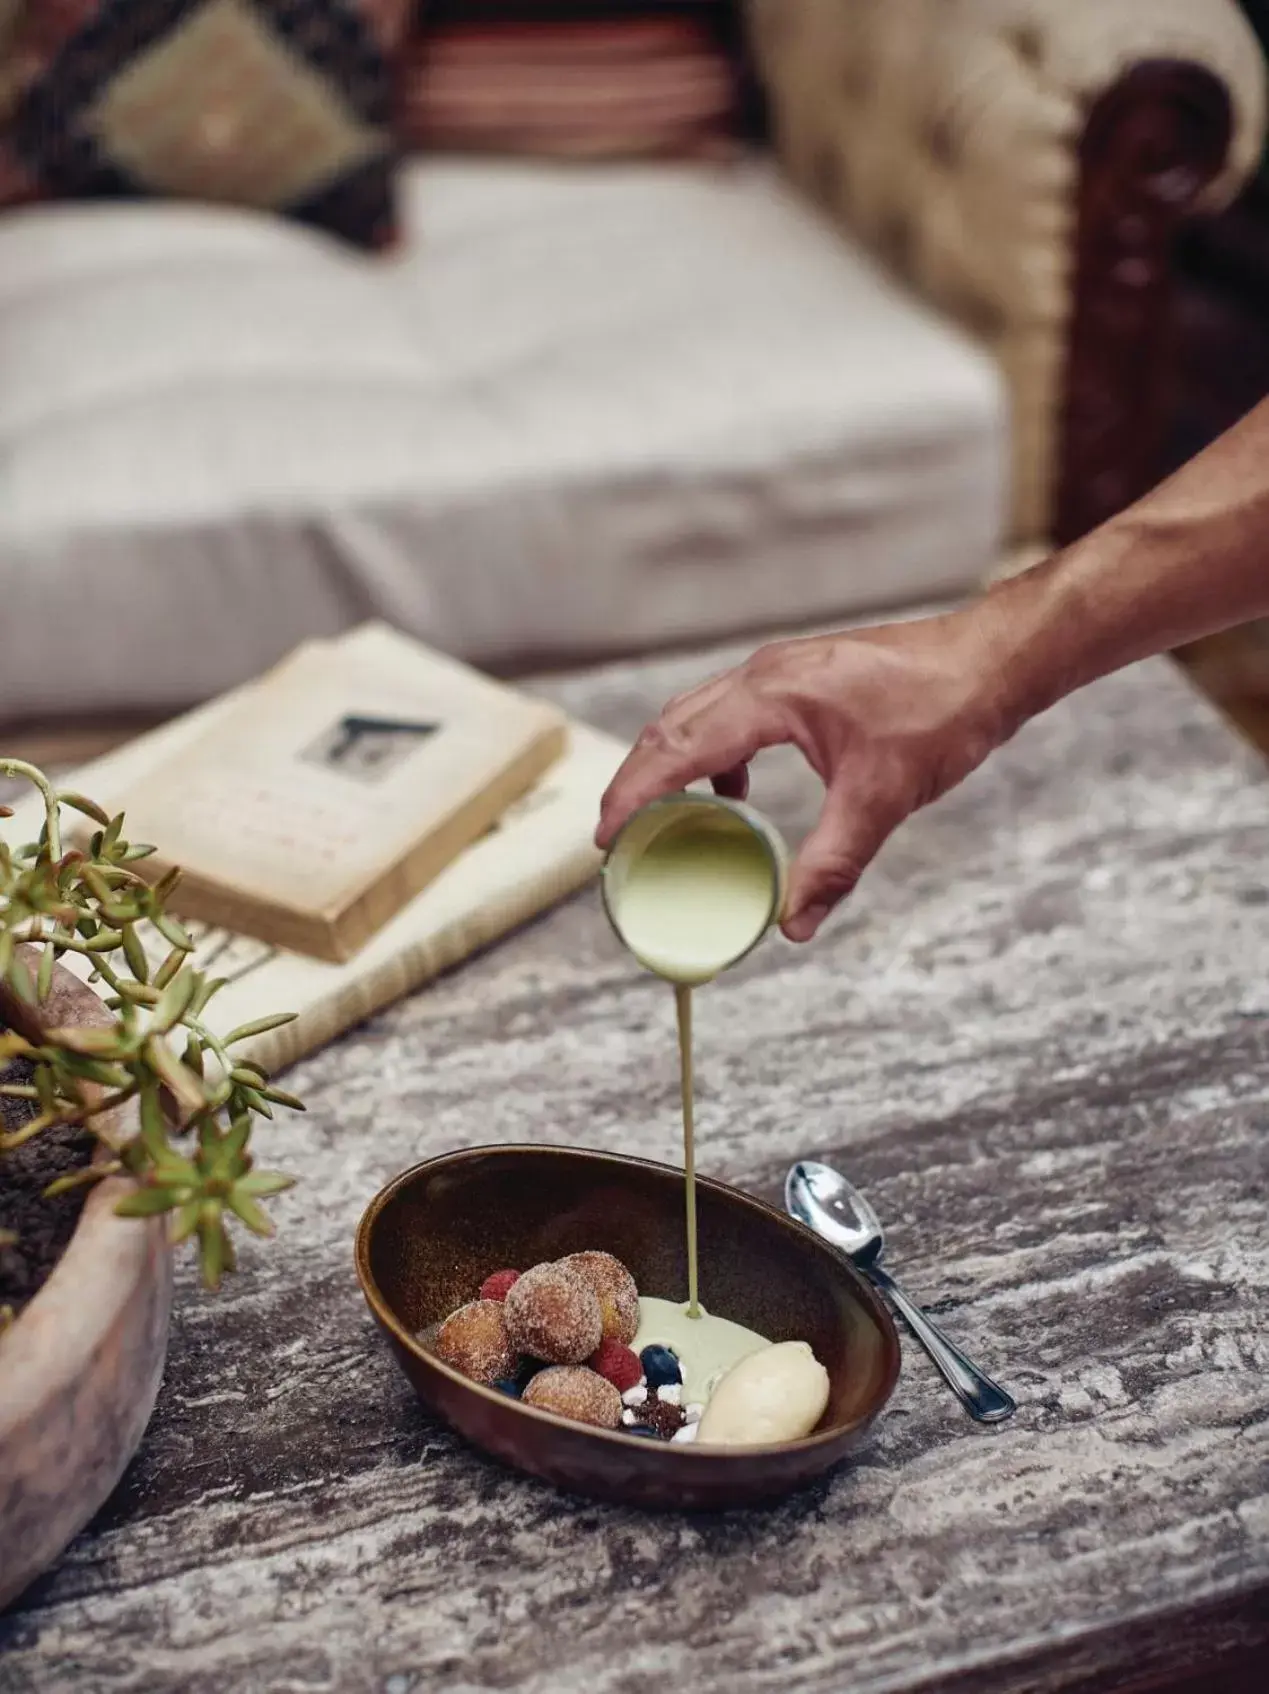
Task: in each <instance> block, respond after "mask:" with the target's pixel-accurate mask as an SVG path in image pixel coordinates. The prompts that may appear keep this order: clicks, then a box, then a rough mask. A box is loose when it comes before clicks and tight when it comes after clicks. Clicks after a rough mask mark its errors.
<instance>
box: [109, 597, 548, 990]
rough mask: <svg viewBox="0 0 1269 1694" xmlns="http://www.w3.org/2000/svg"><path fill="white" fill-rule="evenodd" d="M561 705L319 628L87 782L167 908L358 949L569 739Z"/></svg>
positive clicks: (394, 644)
mask: <svg viewBox="0 0 1269 1694" xmlns="http://www.w3.org/2000/svg"><path fill="white" fill-rule="evenodd" d="M566 739H567V728H566V725H565V722H564V719H563V717H562V715H561V714H560V713H559V712H558V711H556V710H555V709H554V708H553V707H552V706H549V705H547V704H546V703H545V702H543V701H540V700H535V699H533V698H531V697H530V696H528V695H524V694H520V693H517V692H516V691H515V690H513V689H510V688H506V687H503V686H502V685H501V684H499V683H496V682H493V681H491V680H490V679H489V678H486V677H483V676H481V675H479V674H478V673H477V672H475V671H472V670H470V669H468V668H467V667H466V666H464V665H461V664H458V663H457V662H455V661H454V660H452V659H448V658H445V657H444V656H443V655H440V654H435V653H433V652H432V651H431V650H430V649H428V648H427V647H425V646H423V645H422V644H421V643H418V642H413V641H407V640H403V639H401V638H392V637H391V636H390V634H389V633H388V632H386V631H385V632H382V634H381V635H380V636H378V637H376V636H375V635H374V634H373V633H371V634H370V635H369V636H368V638H367V639H365V640H363V641H362V642H361V643H360V644H358V643H357V642H356V641H353V642H349V641H344V642H312V643H309V644H307V645H306V646H303V647H301V648H299V649H297V650H296V652H294V653H293V654H292V655H291V656H290V657H289V658H288V659H286V660H284V661H283V662H282V663H281V664H280V665H278V666H277V667H276V668H275V669H274V670H273V671H271V672H269V673H268V675H266V676H265V677H263V678H262V679H261V680H260V681H259V682H258V683H256V684H254V685H253V686H251V687H249V688H248V689H246V690H244V691H243V692H242V693H241V696H240V697H239V698H231V699H230V700H229V701H227V702H226V703H224V705H223V709H222V710H221V711H219V712H218V713H216V714H215V715H214V716H213V717H212V718H211V720H210V721H208V722H206V723H204V724H203V725H202V726H201V727H200V728H199V730H198V731H197V733H193V734H191V735H190V736H189V738H188V739H187V740H186V741H185V742H184V743H183V744H182V745H181V747H180V748H179V750H178V751H176V752H174V753H173V754H172V755H171V756H162V757H159V758H158V759H157V760H156V761H154V762H153V763H151V764H150V765H149V766H148V767H147V768H145V769H142V770H137V771H135V772H134V773H133V774H132V775H130V776H127V777H116V778H114V779H113V780H111V779H110V778H109V777H106V778H105V781H104V783H103V791H102V792H100V793H99V794H97V795H96V796H95V798H97V799H98V800H99V801H100V803H101V804H102V805H103V806H105V807H106V808H107V810H109V811H110V812H112V813H113V812H116V811H123V812H126V814H127V819H128V829H129V830H130V832H131V836H132V839H133V840H140V841H149V842H154V843H157V844H158V847H159V851H158V853H157V854H156V855H155V856H154V857H153V858H151V859H147V860H145V861H144V862H143V864H141V865H139V866H138V868H139V869H141V870H143V871H144V872H145V873H146V874H147V875H150V874H153V876H155V877H156V878H157V877H159V876H162V875H163V874H164V872H165V871H166V870H167V869H168V868H169V867H170V866H171V865H173V864H179V865H180V866H182V868H183V876H182V878H181V882H180V884H179V886H178V888H177V890H176V892H175V894H174V895H173V897H172V899H171V901H170V906H171V909H172V910H173V911H174V912H176V913H178V914H180V915H181V916H182V917H186V918H195V919H201V920H202V921H204V922H206V923H209V924H214V925H217V926H223V927H225V928H228V929H232V930H234V931H236V932H237V933H239V934H242V935H249V936H252V937H254V938H256V939H257V940H259V941H263V942H267V943H270V944H272V945H275V946H279V947H286V948H288V949H289V950H291V951H293V952H297V953H306V954H309V955H311V956H312V957H314V958H319V959H326V960H330V961H341V960H347V959H350V958H351V957H352V956H353V955H354V954H355V953H356V952H357V951H358V949H359V948H361V947H362V946H364V945H365V943H366V942H367V941H368V940H369V939H370V937H371V936H372V935H374V934H375V933H376V932H377V931H378V930H379V929H381V928H382V927H383V925H384V924H385V923H386V922H388V920H389V919H390V918H392V917H394V916H395V915H396V913H398V912H399V911H400V910H401V909H402V907H404V906H406V905H407V904H408V903H409V902H410V901H411V900H412V899H413V898H414V896H415V895H417V894H418V893H420V892H421V891H422V890H423V889H424V888H426V887H427V886H428V884H429V883H430V882H432V881H433V879H434V878H435V877H436V876H437V875H438V874H439V873H440V872H441V871H442V870H443V869H444V868H445V866H446V865H447V864H449V863H450V862H451V860H453V858H454V857H455V856H456V854H458V853H459V852H461V851H462V849H463V848H464V847H466V846H468V845H469V844H470V843H471V842H473V841H475V840H476V839H477V838H478V837H479V836H481V835H483V834H484V832H485V831H486V830H487V829H488V828H489V827H490V826H491V825H492V824H493V823H494V822H495V821H496V820H497V819H498V818H499V817H500V816H501V815H502V813H503V812H504V811H506V809H507V807H508V806H509V805H511V803H512V802H513V801H515V800H516V799H518V798H519V797H520V796H521V795H522V794H524V793H525V791H526V790H527V789H528V788H529V787H530V786H531V785H532V783H533V782H534V781H535V780H536V779H537V778H538V777H539V776H541V775H542V773H543V772H544V771H545V770H546V769H547V768H548V767H549V766H550V765H551V764H553V763H554V761H555V760H556V759H557V758H558V757H559V756H560V754H561V753H562V752H563V750H564V745H565V741H566Z"/></svg>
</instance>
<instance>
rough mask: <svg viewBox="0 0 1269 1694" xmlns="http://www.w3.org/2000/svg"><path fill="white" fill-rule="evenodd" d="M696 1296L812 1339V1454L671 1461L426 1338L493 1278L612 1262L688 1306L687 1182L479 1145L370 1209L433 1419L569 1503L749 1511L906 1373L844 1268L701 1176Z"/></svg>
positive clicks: (406, 1363)
mask: <svg viewBox="0 0 1269 1694" xmlns="http://www.w3.org/2000/svg"><path fill="white" fill-rule="evenodd" d="M697 1208H698V1225H697V1227H698V1231H699V1258H700V1280H701V1289H700V1296H701V1300H702V1303H703V1304H704V1305H705V1306H706V1308H707V1309H708V1310H709V1311H711V1312H713V1313H715V1314H716V1315H718V1316H720V1317H725V1318H731V1319H733V1320H734V1321H735V1322H737V1323H742V1324H745V1325H747V1326H748V1327H749V1328H751V1329H755V1330H757V1331H758V1333H759V1334H760V1335H765V1336H767V1337H768V1339H770V1340H772V1341H793V1340H798V1341H808V1342H809V1343H810V1344H811V1347H812V1349H813V1350H814V1352H815V1356H816V1358H818V1359H819V1360H820V1361H821V1363H822V1364H823V1365H824V1366H825V1368H826V1369H827V1371H828V1374H829V1380H830V1391H829V1404H828V1410H827V1411H826V1412H825V1414H824V1417H823V1419H822V1420H821V1422H820V1424H819V1426H818V1428H817V1429H816V1430H815V1431H814V1432H813V1433H812V1434H811V1435H809V1436H807V1437H805V1439H803V1440H801V1441H788V1442H784V1443H782V1444H780V1445H778V1446H770V1447H747V1448H744V1449H733V1450H730V1451H729V1450H727V1449H725V1448H712V1449H711V1448H705V1447H696V1446H694V1445H691V1444H687V1445H677V1446H671V1445H669V1444H660V1443H655V1442H651V1441H645V1440H639V1439H637V1438H634V1437H631V1436H629V1435H624V1434H620V1433H618V1432H616V1431H610V1430H601V1429H593V1428H588V1427H587V1426H586V1425H584V1424H577V1423H571V1422H568V1421H567V1420H565V1419H563V1418H559V1417H556V1416H554V1415H553V1414H552V1413H549V1412H540V1411H535V1410H534V1409H533V1408H532V1407H530V1406H525V1405H523V1404H522V1403H521V1402H520V1401H518V1400H512V1399H510V1398H508V1397H507V1396H506V1395H504V1394H502V1393H500V1392H499V1391H498V1390H497V1389H494V1388H484V1387H481V1386H480V1385H479V1384H478V1383H475V1382H472V1381H470V1380H469V1379H468V1378H467V1377H465V1376H461V1375H460V1374H459V1373H458V1372H457V1371H455V1370H451V1369H450V1367H449V1366H448V1365H445V1364H443V1363H442V1362H441V1360H440V1359H439V1358H437V1357H436V1355H435V1354H434V1353H432V1352H430V1351H429V1349H428V1348H427V1347H426V1346H425V1345H424V1344H423V1343H422V1342H421V1341H419V1340H418V1338H417V1337H418V1333H419V1332H420V1331H426V1330H428V1329H429V1328H430V1327H431V1326H433V1325H436V1324H438V1323H440V1322H441V1321H442V1320H443V1319H444V1318H445V1317H447V1316H448V1315H449V1313H450V1312H452V1311H453V1310H454V1308H455V1307H456V1306H459V1305H462V1304H463V1302H464V1301H466V1300H471V1299H474V1298H475V1295H476V1291H477V1289H478V1288H479V1286H480V1284H481V1282H482V1281H483V1280H484V1278H485V1277H486V1276H488V1275H489V1274H490V1273H491V1272H493V1271H495V1270H501V1269H503V1268H504V1267H506V1266H514V1267H516V1268H518V1269H520V1270H525V1269H527V1268H528V1267H529V1266H530V1265H535V1264H538V1263H540V1262H541V1261H542V1260H543V1259H558V1258H562V1257H563V1256H564V1255H565V1254H566V1253H575V1252H581V1251H583V1250H584V1249H586V1248H599V1249H603V1250H605V1251H607V1252H609V1253H613V1254H615V1255H616V1257H617V1258H619V1259H621V1260H622V1262H623V1263H624V1264H626V1265H628V1266H629V1268H630V1270H631V1272H632V1273H633V1275H634V1278H635V1281H636V1282H637V1283H638V1285H639V1292H640V1293H641V1294H646V1295H659V1296H661V1297H662V1298H665V1299H671V1300H684V1299H686V1290H687V1253H686V1246H685V1240H684V1223H683V1173H682V1171H681V1170H675V1169H673V1168H672V1167H671V1166H669V1165H658V1164H651V1163H649V1162H647V1161H646V1160H643V1159H628V1158H620V1157H617V1156H616V1155H613V1154H607V1153H590V1152H584V1151H581V1150H577V1149H573V1148H554V1147H476V1148H471V1149H469V1150H467V1151H465V1152H461V1153H450V1154H447V1155H445V1156H444V1157H442V1158H438V1159H429V1160H428V1161H427V1162H426V1163H425V1164H421V1165H416V1166H415V1167H414V1169H413V1170H408V1171H405V1172H404V1173H403V1174H402V1175H401V1176H398V1177H397V1178H396V1179H395V1181H393V1182H390V1183H389V1184H388V1186H387V1187H386V1188H384V1189H382V1190H381V1192H380V1193H379V1194H377V1195H376V1196H375V1198H374V1199H373V1200H372V1201H371V1203H370V1205H369V1206H368V1207H367V1208H366V1212H365V1215H364V1216H363V1217H362V1220H361V1223H360V1225H359V1227H358V1230H357V1244H356V1257H357V1275H358V1277H359V1279H360V1281H361V1286H362V1291H363V1293H364V1294H365V1296H366V1300H367V1303H368V1304H369V1306H370V1310H371V1312H372V1313H373V1314H374V1317H375V1318H376V1320H377V1321H378V1323H379V1325H380V1327H381V1328H382V1330H383V1331H384V1333H385V1334H386V1335H387V1337H388V1340H389V1341H390V1342H391V1344H392V1347H393V1350H394V1352H395V1353H396V1356H397V1358H398V1360H399V1361H400V1364H401V1368H402V1369H403V1370H404V1371H405V1374H406V1375H407V1376H408V1377H409V1379H410V1381H411V1383H412V1384H413V1385H414V1389H415V1392H416V1393H417V1394H418V1396H419V1399H420V1400H421V1401H422V1402H423V1404H424V1405H425V1406H427V1407H429V1408H430V1409H431V1410H432V1411H434V1412H436V1413H438V1414H439V1415H440V1416H441V1417H442V1418H444V1419H445V1420H446V1422H447V1423H449V1424H451V1425H452V1426H453V1427H454V1428H455V1429H456V1430H458V1431H459V1433H460V1434H462V1435H464V1436H466V1437H467V1439H468V1440H469V1441H471V1442H473V1443H474V1444H475V1445H476V1446H478V1447H481V1448H483V1449H484V1450H485V1451H486V1452H488V1453H491V1454H493V1455H494V1456H495V1457H496V1458H499V1459H503V1460H505V1461H506V1462H507V1463H508V1464H511V1465H514V1466H516V1467H517V1468H518V1469H520V1470H524V1471H528V1472H530V1473H531V1474H532V1475H533V1476H538V1477H542V1478H543V1479H544V1480H545V1481H547V1482H552V1483H555V1484H556V1485H558V1486H559V1487H561V1488H566V1489H570V1490H572V1491H574V1492H576V1493H579V1494H589V1495H594V1496H596V1497H597V1498H599V1499H606V1500H616V1501H620V1502H622V1503H623V1504H626V1505H632V1506H656V1507H676V1508H683V1507H688V1508H696V1507H709V1508H718V1507H726V1506H743V1505H751V1504H754V1503H756V1502H758V1501H762V1500H770V1499H774V1498H777V1497H779V1496H780V1495H783V1494H788V1493H789V1492H791V1491H792V1490H793V1489H796V1488H799V1487H801V1486H802V1485H804V1484H805V1483H808V1482H810V1481H811V1480H812V1479H813V1478H815V1477H817V1476H819V1475H820V1474H821V1473H822V1472H824V1471H826V1470H828V1469H829V1468H830V1467H831V1466H833V1465H835V1464H836V1463H837V1462H838V1460H839V1459H841V1458H842V1456H843V1455H844V1454H845V1453H847V1452H848V1451H849V1450H850V1448H851V1447H853V1446H854V1445H855V1444H856V1443H857V1442H858V1441H859V1439H860V1438H861V1436H862V1435H863V1434H864V1432H865V1431H866V1430H867V1429H868V1427H869V1425H870V1424H871V1423H872V1421H873V1419H874V1418H875V1417H876V1416H877V1414H878V1412H879V1411H880V1410H881V1408H882V1407H883V1406H884V1405H885V1403H886V1401H887V1400H888V1399H889V1398H890V1395H891V1392H892V1391H893V1389H894V1385H895V1382H896V1381H897V1379H898V1375H899V1341H898V1337H897V1335H896V1334H895V1328H894V1323H893V1322H892V1320H891V1318H890V1314H889V1313H888V1312H887V1310H886V1309H885V1307H884V1306H883V1305H882V1303H881V1301H880V1300H879V1298H878V1297H877V1295H876V1294H875V1293H874V1292H873V1290H872V1288H871V1287H870V1286H869V1284H868V1283H867V1282H866V1281H865V1280H864V1278H863V1277H862V1276H861V1275H860V1274H859V1272H858V1271H856V1270H855V1268H854V1266H853V1265H851V1264H849V1263H848V1262H847V1260H846V1259H844V1258H843V1257H841V1256H840V1255H839V1254H837V1253H835V1252H834V1251H833V1250H832V1249H831V1248H830V1247H827V1246H825V1245H824V1243H823V1242H821V1241H820V1240H818V1239H817V1238H816V1237H815V1236H814V1235H812V1234H811V1232H810V1231H809V1230H808V1229H805V1228H804V1227H803V1226H802V1225H801V1224H799V1223H794V1222H793V1221H792V1219H790V1218H786V1217H785V1216H784V1215H783V1214H782V1213H780V1212H777V1211H774V1210H773V1209H772V1208H771V1207H770V1206H766V1205H763V1204H762V1202H761V1201H758V1200H754V1199H752V1198H750V1196H749V1195H747V1194H742V1193H741V1192H740V1191H739V1190H738V1189H735V1188H729V1187H728V1186H727V1185H726V1184H725V1183H721V1182H712V1181H709V1180H707V1179H705V1178H699V1179H698V1183H697Z"/></svg>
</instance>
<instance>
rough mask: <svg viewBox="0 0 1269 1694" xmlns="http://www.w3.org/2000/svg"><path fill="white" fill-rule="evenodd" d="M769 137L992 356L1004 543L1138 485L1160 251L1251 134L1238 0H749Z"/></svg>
mask: <svg viewBox="0 0 1269 1694" xmlns="http://www.w3.org/2000/svg"><path fill="white" fill-rule="evenodd" d="M751 15H752V24H753V40H754V48H755V52H756V55H757V59H758V64H759V67H760V73H761V76H762V78H763V80H764V82H765V84H766V88H767V93H768V97H769V100H770V104H771V110H772V115H773V122H774V128H775V134H776V143H777V146H778V149H779V152H780V155H781V158H782V160H783V162H784V164H785V166H786V168H787V170H788V171H789V172H790V174H791V175H792V176H793V178H794V179H795V180H796V181H797V182H798V183H799V184H800V185H801V186H802V187H803V188H804V189H805V190H806V191H807V192H808V193H809V194H810V195H812V196H813V197H814V199H815V200H816V201H818V202H819V203H820V205H822V206H823V207H824V208H825V210H826V211H827V212H828V213H829V214H830V215H832V216H833V217H834V218H836V219H839V220H840V221H841V222H842V224H844V225H845V226H846V227H847V228H848V229H849V230H850V231H851V232H853V234H854V235H855V236H856V237H857V238H862V239H863V240H864V241H865V242H866V243H867V244H868V245H869V246H870V247H871V248H872V249H873V250H874V251H875V252H876V253H878V254H879V255H880V256H881V257H882V258H884V260H885V261H886V262H887V263H888V264H889V265H890V266H891V267H892V268H893V269H894V270H895V271H897V272H898V273H899V274H900V275H901V276H902V277H904V278H905V279H906V280H907V281H909V282H910V283H911V284H913V285H914V286H915V288H916V289H917V290H918V291H919V292H920V293H921V294H922V295H924V296H925V297H926V298H927V299H928V300H930V301H931V302H933V303H934V304H935V305H937V306H938V307H939V308H940V309H941V310H943V311H944V312H946V313H948V314H949V315H950V316H951V317H952V318H954V319H956V320H957V321H958V322H960V323H961V324H963V325H964V326H965V327H966V328H967V329H968V330H969V331H970V332H971V333H972V334H973V335H974V336H975V337H976V338H977V339H978V340H979V341H980V342H981V343H983V344H984V345H985V346H986V347H988V348H989V349H990V350H991V352H992V353H993V354H994V355H995V357H996V358H997V359H998V360H999V363H1000V366H1001V368H1002V369H1003V371H1004V373H1005V377H1006V380H1007V386H1008V393H1009V398H1010V406H1011V412H1012V481H1013V493H1012V528H1013V533H1014V536H1015V539H1017V540H1019V541H1021V542H1026V541H1031V540H1036V539H1042V538H1044V537H1051V538H1054V539H1056V540H1058V541H1066V540H1069V539H1071V538H1072V537H1074V536H1076V535H1079V534H1081V533H1083V532H1084V531H1085V530H1087V529H1089V528H1091V527H1093V526H1094V525H1095V524H1097V523H1099V522H1100V521H1101V520H1102V519H1103V518H1105V517H1107V516H1109V515H1110V514H1111V513H1113V512H1115V511H1117V510H1119V509H1121V508H1122V507H1123V506H1125V505H1126V504H1128V503H1129V502H1130V501H1131V500H1133V499H1135V498H1136V497H1137V496H1138V495H1139V494H1140V493H1142V492H1144V491H1145V489H1146V488H1148V487H1150V486H1151V484H1152V483H1153V481H1154V480H1156V478H1157V475H1158V471H1159V466H1160V462H1161V455H1162V451H1163V444H1164V442H1163V438H1164V434H1165V432H1166V430H1167V427H1168V421H1169V419H1168V403H1169V384H1170V378H1171V370H1172V365H1171V358H1170V343H1171V335H1172V322H1171V318H1170V313H1169V307H1170V302H1171V288H1172V268H1171V267H1172V257H1173V251H1174V244H1175V241H1176V237H1177V234H1178V231H1179V229H1180V227H1181V225H1182V224H1183V222H1184V221H1185V220H1186V219H1187V218H1191V217H1193V216H1195V215H1196V214H1199V213H1202V212H1206V211H1211V210H1215V209H1217V208H1219V207H1220V206H1222V205H1223V204H1224V203H1225V202H1226V201H1228V200H1229V199H1231V198H1232V197H1233V195H1234V194H1235V193H1236V191H1237V190H1238V188H1239V187H1240V185H1241V184H1242V183H1243V181H1244V180H1245V179H1246V178H1247V177H1248V175H1249V174H1250V173H1251V172H1252V171H1253V170H1254V169H1255V167H1256V164H1257V162H1258V160H1259V158H1260V154H1261V150H1262V147H1263V141H1264V125H1265V74H1264V69H1265V68H1264V63H1263V59H1262V55H1261V52H1260V50H1259V46H1258V43H1257V41H1256V39H1255V37H1254V35H1253V34H1252V32H1251V30H1250V28H1249V27H1248V25H1247V23H1246V20H1245V19H1244V17H1243V15H1242V14H1241V13H1240V11H1239V10H1238V7H1237V5H1236V4H1235V3H1234V0H752V14H751Z"/></svg>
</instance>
